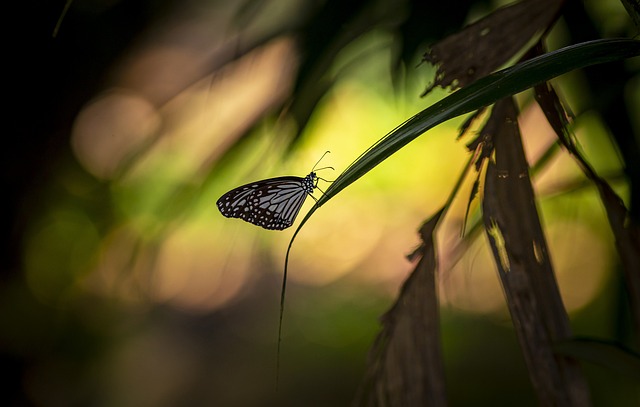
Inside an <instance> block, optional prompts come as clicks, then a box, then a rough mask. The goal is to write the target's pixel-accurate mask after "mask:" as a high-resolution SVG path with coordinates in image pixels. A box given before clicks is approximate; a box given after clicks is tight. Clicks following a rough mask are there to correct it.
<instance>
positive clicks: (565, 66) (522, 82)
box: [278, 39, 640, 361]
mask: <svg viewBox="0 0 640 407" xmlns="http://www.w3.org/2000/svg"><path fill="white" fill-rule="evenodd" d="M638 55H640V41H638V40H633V39H601V40H595V41H589V42H583V43H580V44H576V45H571V46H568V47H565V48H561V49H559V50H557V51H553V52H549V53H546V54H544V55H540V56H537V57H534V58H532V59H529V60H526V61H524V62H521V63H519V64H517V65H514V66H512V67H509V68H505V69H502V70H500V71H497V72H495V73H493V74H491V75H487V76H485V77H483V78H480V79H478V80H477V81H475V82H474V83H472V84H471V85H469V86H466V87H464V88H462V89H460V90H458V91H456V92H454V93H452V94H451V95H449V96H447V97H445V98H443V99H442V100H440V101H439V102H436V103H434V104H433V105H431V106H429V107H428V108H426V109H424V110H423V111H421V112H420V113H418V114H416V115H415V116H413V117H411V118H410V119H408V120H407V121H405V122H404V123H402V124H401V125H400V126H398V127H396V128H395V129H394V130H392V131H391V132H390V133H388V134H387V135H386V136H384V137H383V138H381V139H380V140H379V141H378V142H376V143H375V144H374V145H373V146H371V147H370V148H369V149H368V150H367V151H365V152H364V153H363V154H362V155H361V156H360V157H358V158H357V159H356V161H355V162H354V163H353V164H351V165H350V166H349V167H348V168H347V169H346V170H345V171H344V172H343V173H342V174H340V176H338V178H336V180H335V181H334V182H333V183H332V184H331V185H330V186H329V188H327V190H326V192H325V193H324V195H323V196H322V197H321V198H320V199H319V200H318V201H317V202H316V204H315V205H314V206H313V207H312V208H311V209H310V210H309V212H307V214H306V215H305V217H304V218H303V219H302V222H300V225H298V227H297V229H296V231H295V232H294V234H293V236H292V237H291V241H290V242H289V246H288V247H287V254H286V256H285V266H284V275H283V282H282V291H281V297H280V322H279V327H278V361H279V359H280V357H279V355H280V339H281V335H280V334H281V332H282V316H283V312H284V299H285V290H286V281H287V272H288V264H289V253H290V252H291V246H292V245H293V241H294V240H295V238H296V236H297V235H298V232H300V230H301V229H302V226H304V224H305V223H306V222H307V220H308V219H309V218H310V217H311V215H313V213H314V212H315V211H316V210H317V209H318V208H320V207H321V206H322V205H324V204H325V203H327V202H328V201H329V200H330V199H331V198H333V197H334V196H336V195H337V194H338V193H339V192H340V191H342V190H343V189H344V188H346V187H348V186H349V185H351V184H352V183H354V182H355V181H357V180H358V179H359V178H360V177H362V176H363V175H365V174H366V173H367V172H369V171H371V170H372V169H373V168H375V167H376V166H377V165H378V164H380V163H381V162H382V161H384V160H385V159H387V158H388V157H390V156H391V155H392V154H393V153H395V152H396V151H398V150H400V149H401V148H402V147H404V146H405V145H407V144H408V143H409V142H411V141H413V140H414V139H416V138H417V137H418V136H420V135H421V134H423V133H424V132H426V131H427V130H429V129H431V128H433V127H435V126H437V125H438V124H441V123H443V122H445V121H447V120H450V119H453V118H455V117H457V116H460V115H463V114H465V113H469V112H472V111H474V110H477V109H480V108H482V107H484V106H488V105H491V104H493V103H495V102H496V101H498V100H500V99H502V98H505V97H507V96H510V95H514V94H516V93H519V92H522V91H524V90H526V89H528V88H531V87H533V86H535V85H537V84H539V83H542V82H544V81H548V80H550V79H552V78H555V77H557V76H560V75H562V74H565V73H567V72H570V71H573V70H575V69H580V68H584V67H587V66H590V65H597V64H602V63H606V62H613V61H617V60H622V59H626V58H631V57H634V56H638Z"/></svg>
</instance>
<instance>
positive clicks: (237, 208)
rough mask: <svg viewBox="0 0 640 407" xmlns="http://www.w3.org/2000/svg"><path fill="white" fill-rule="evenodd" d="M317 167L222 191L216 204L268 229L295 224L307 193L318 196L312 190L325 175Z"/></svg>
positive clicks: (227, 212)
mask: <svg viewBox="0 0 640 407" xmlns="http://www.w3.org/2000/svg"><path fill="white" fill-rule="evenodd" d="M327 153H328V151H327ZM327 153H325V154H323V156H322V157H324V155H326V154H327ZM322 157H321V158H320V160H321V159H322ZM320 160H318V163H319V162H320ZM318 163H316V165H318ZM325 168H332V167H325ZM314 169H315V165H314V168H313V169H312V170H311V172H310V173H309V175H307V176H306V177H295V176H286V177H277V178H269V179H265V180H262V181H256V182H251V183H249V184H246V185H242V186H239V187H237V188H234V189H232V190H231V191H229V192H227V193H226V194H224V195H222V196H221V197H220V199H218V202H216V205H217V206H218V209H219V210H220V213H222V215H224V216H226V217H227V218H240V219H242V220H244V221H247V222H249V223H253V224H254V225H257V226H260V227H263V228H265V229H269V230H283V229H286V228H288V227H290V226H291V225H293V222H294V221H295V219H296V216H298V212H300V208H302V205H303V204H304V201H305V200H306V199H307V196H311V197H312V198H313V199H315V198H314V197H313V195H312V194H313V190H314V189H316V188H317V187H318V180H320V179H322V178H318V176H317V175H316V173H315V171H314ZM321 169H324V168H320V170H321Z"/></svg>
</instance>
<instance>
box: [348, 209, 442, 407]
mask: <svg viewBox="0 0 640 407" xmlns="http://www.w3.org/2000/svg"><path fill="white" fill-rule="evenodd" d="M442 213H443V210H440V211H439V212H438V213H437V214H436V215H435V216H434V217H433V218H432V219H431V220H430V221H428V222H426V223H425V224H424V225H423V227H422V228H421V230H420V234H421V236H422V240H423V245H422V246H421V248H422V254H423V256H422V259H420V261H419V262H418V264H417V265H416V268H415V269H414V270H413V272H412V273H411V275H410V276H409V278H407V280H406V281H405V283H404V284H403V286H402V289H401V291H400V295H399V296H398V299H397V301H396V303H395V304H394V305H393V306H392V307H391V309H390V310H389V311H387V313H386V314H384V315H383V316H382V318H381V322H382V331H381V332H380V334H379V335H378V337H377V338H376V340H375V342H374V345H373V347H372V349H371V351H370V354H369V360H368V363H367V364H368V366H367V371H366V373H365V377H364V380H363V383H362V385H361V387H360V391H359V394H358V396H357V398H356V400H355V402H354V405H356V406H370V407H373V406H376V407H378V406H398V407H401V406H402V407H404V406H409V407H412V406H446V395H445V388H444V370H443V362H442V352H441V348H440V328H439V321H440V320H439V316H438V297H437V293H436V284H435V275H436V269H437V261H436V250H435V245H434V241H433V237H432V236H433V231H434V229H435V226H436V225H437V223H438V220H439V219H440V216H441V215H442Z"/></svg>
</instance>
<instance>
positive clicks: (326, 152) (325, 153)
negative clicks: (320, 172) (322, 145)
mask: <svg viewBox="0 0 640 407" xmlns="http://www.w3.org/2000/svg"><path fill="white" fill-rule="evenodd" d="M330 152H331V151H329V150H327V151H325V152H324V154H322V157H320V159H319V160H318V162H316V163H315V165H314V166H313V168H312V169H311V171H315V169H316V165H318V164H320V161H322V159H323V158H324V156H325V155H327V154H329V153H330ZM325 168H332V167H325ZM321 169H324V168H321Z"/></svg>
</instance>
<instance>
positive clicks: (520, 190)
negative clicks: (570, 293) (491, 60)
mask: <svg viewBox="0 0 640 407" xmlns="http://www.w3.org/2000/svg"><path fill="white" fill-rule="evenodd" d="M487 126H491V127H490V128H491V129H495V130H492V131H495V133H493V134H492V140H493V144H494V147H495V161H490V162H489V164H488V167H487V172H486V177H485V190H484V191H485V192H484V199H483V218H484V223H485V229H486V231H487V235H488V237H489V241H490V245H491V248H492V250H493V253H494V257H495V259H496V264H497V266H498V272H499V275H500V280H501V282H502V285H503V288H504V291H505V296H506V298H507V304H508V306H509V311H510V312H511V317H512V319H513V324H514V327H515V330H516V333H517V335H518V339H519V341H520V346H521V348H522V350H523V355H524V357H525V361H526V364H527V367H528V370H529V377H530V379H531V382H532V384H533V386H534V389H535V390H536V394H537V395H538V398H539V401H540V403H541V404H542V405H566V406H584V405H589V392H588V387H587V385H586V382H585V380H584V378H583V376H582V374H581V372H580V370H579V368H578V366H577V363H576V362H575V361H574V360H572V359H570V358H563V357H557V356H556V355H554V354H553V351H552V347H551V345H552V343H553V342H554V341H558V340H566V339H568V338H570V337H571V330H570V327H569V321H568V317H567V314H566V311H565V309H564V306H563V304H562V299H561V297H560V293H559V290H558V287H557V283H556V280H555V276H554V274H553V269H552V266H551V261H550V259H549V254H548V249H547V244H546V240H545V237H544V234H543V232H542V227H541V225H540V219H539V217H538V213H537V210H536V205H535V196H534V194H533V188H532V186H531V181H530V179H529V168H528V164H527V162H526V159H525V155H524V150H523V147H522V140H521V138H520V132H519V129H518V123H517V110H516V107H515V103H514V102H513V100H512V98H508V99H504V100H501V101H499V102H498V103H496V105H495V106H494V108H493V111H492V114H491V117H490V118H489V120H488V122H487Z"/></svg>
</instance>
